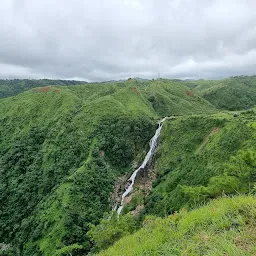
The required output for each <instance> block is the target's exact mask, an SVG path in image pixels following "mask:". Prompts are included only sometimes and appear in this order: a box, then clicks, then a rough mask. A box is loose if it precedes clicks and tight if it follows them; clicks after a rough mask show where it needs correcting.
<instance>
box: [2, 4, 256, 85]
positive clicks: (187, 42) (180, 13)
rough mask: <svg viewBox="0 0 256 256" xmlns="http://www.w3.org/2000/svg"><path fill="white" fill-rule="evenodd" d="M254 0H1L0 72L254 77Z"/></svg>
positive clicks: (4, 74)
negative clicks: (245, 75) (246, 75)
mask: <svg viewBox="0 0 256 256" xmlns="http://www.w3.org/2000/svg"><path fill="white" fill-rule="evenodd" d="M255 8H256V2H255V1H254V0H236V1H233V0H209V1H204V0H193V1H192V0H170V1H168V0H108V1H105V0H94V1H89V0H73V1H68V0H55V1H52V0H37V1H33V0H5V1H3V3H1V5H0V24H1V26H0V34H1V38H0V39H1V40H0V77H2V78H17V77H20V78H22V77H33V78H42V77H49V78H62V79H65V78H67V79H68V78H80V79H86V80H88V81H101V80H108V79H121V78H127V77H136V76H140V77H144V78H152V77H156V76H158V74H160V75H161V76H164V77H176V78H220V77H227V76H230V75H241V74H253V73H255V67H256V58H255V57H256V16H255V14H254V10H255Z"/></svg>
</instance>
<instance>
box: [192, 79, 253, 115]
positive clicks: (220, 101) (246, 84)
mask: <svg viewBox="0 0 256 256" xmlns="http://www.w3.org/2000/svg"><path fill="white" fill-rule="evenodd" d="M187 85H188V86H190V87H191V88H192V89H191V90H192V92H195V93H197V94H199V95H201V96H202V97H203V98H204V99H206V100H207V101H209V102H210V103H212V104H213V105H214V106H215V107H217V108H219V109H223V110H243V109H249V108H251V107H254V106H255V105H256V76H238V77H231V78H226V79H223V80H198V81H193V82H188V83H187Z"/></svg>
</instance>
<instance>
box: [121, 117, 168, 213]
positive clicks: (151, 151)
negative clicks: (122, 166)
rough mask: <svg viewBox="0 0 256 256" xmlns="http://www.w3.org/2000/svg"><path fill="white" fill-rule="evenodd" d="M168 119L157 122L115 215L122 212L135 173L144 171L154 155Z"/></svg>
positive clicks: (131, 187)
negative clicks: (141, 160) (147, 148)
mask: <svg viewBox="0 0 256 256" xmlns="http://www.w3.org/2000/svg"><path fill="white" fill-rule="evenodd" d="M168 118H170V117H164V118H163V119H162V120H160V121H159V122H158V128H157V130H156V132H155V135H154V136H153V137H152V139H151V140H150V142H149V145H150V149H149V151H148V153H147V155H146V157H145V158H144V161H143V163H142V164H141V166H140V167H139V168H137V169H136V170H135V171H134V172H133V174H132V175H131V177H130V178H129V179H128V182H129V186H128V187H127V188H126V190H125V192H124V193H123V195H122V200H121V205H120V206H119V207H118V209H117V213H118V215H119V214H120V213H121V211H122V210H123V207H124V199H125V197H126V196H127V195H128V194H130V193H131V191H132V189H133V185H134V181H135V178H136V176H137V173H138V172H139V170H140V169H144V168H145V167H146V165H147V163H148V161H149V159H150V157H151V156H152V155H153V154H154V151H155V149H156V146H157V139H158V137H159V135H160V132H161V129H162V127H163V124H164V121H165V120H166V119H168Z"/></svg>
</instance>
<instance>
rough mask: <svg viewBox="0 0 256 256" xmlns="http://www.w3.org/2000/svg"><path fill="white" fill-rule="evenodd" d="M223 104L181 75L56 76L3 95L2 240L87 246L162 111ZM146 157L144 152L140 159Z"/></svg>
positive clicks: (55, 251) (34, 251)
mask: <svg viewBox="0 0 256 256" xmlns="http://www.w3.org/2000/svg"><path fill="white" fill-rule="evenodd" d="M216 112H217V111H216V109H215V108H214V107H213V106H212V105H211V104H209V103H208V102H206V101H205V100H203V99H202V98H201V97H199V96H197V95H190V94H189V93H188V87H186V86H184V85H183V84H180V83H179V82H170V81H167V80H161V81H141V82H138V81H136V80H128V81H126V82H118V83H101V84H86V85H76V86H69V87H65V86H61V87H60V86H47V87H42V88H34V89H32V90H29V91H26V92H24V93H22V94H19V95H16V96H13V97H8V98H5V99H0V156H1V157H0V172H1V175H0V192H1V193H0V204H1V211H0V226H1V230H0V242H1V243H5V244H10V245H11V248H10V250H9V255H51V256H52V255H66V254H68V253H69V252H71V251H74V250H77V251H79V254H85V253H87V252H88V251H89V250H90V248H91V247H92V244H90V239H89V237H88V236H87V232H88V231H89V230H90V226H91V224H97V223H98V222H99V219H100V218H101V217H102V216H103V214H104V212H107V211H109V210H110V209H111V202H110V199H109V198H110V193H111V192H112V191H113V186H114V183H115V180H116V179H117V177H119V176H120V175H122V174H124V173H127V172H130V171H131V170H132V167H131V166H132V161H133V160H134V159H136V158H137V159H138V157H139V158H141V157H142V156H143V155H144V154H145V148H146V147H147V144H148V142H149V139H150V138H151V137H152V135H153V133H154V130H155V127H156V121H157V120H158V119H160V118H161V117H162V116H167V115H175V114H176V115H183V114H191V113H197V114H202V113H204V114H211V113H216ZM138 160H139V159H138Z"/></svg>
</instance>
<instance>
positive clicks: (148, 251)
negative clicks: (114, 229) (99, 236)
mask: <svg viewBox="0 0 256 256" xmlns="http://www.w3.org/2000/svg"><path fill="white" fill-rule="evenodd" d="M255 217H256V198H255V197H254V196H237V197H233V198H227V197H224V198H221V199H218V200H214V201H212V202H210V203H209V204H207V205H205V206H202V207H200V208H198V209H196V210H193V211H191V212H187V210H186V209H182V210H181V211H180V212H176V213H175V214H173V215H170V216H168V217H166V218H163V219H162V218H155V217H150V216H149V217H148V218H146V220H145V221H144V227H143V228H142V229H141V230H139V231H138V232H136V233H135V234H133V235H129V236H127V237H124V238H122V239H121V240H120V241H118V242H117V243H116V244H114V246H113V247H110V248H109V249H108V250H106V251H103V252H101V253H99V255H100V256H107V255H111V256H115V255H124V256H125V255H127V256H128V255H129V256H132V255H136V256H138V255H177V256H178V255H195V256H196V255H197V256H199V255H209V256H217V255H229V256H238V255H241V256H242V255H254V254H255V253H256V223H255ZM248 232H249V233H248Z"/></svg>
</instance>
